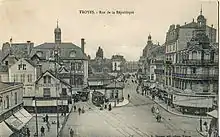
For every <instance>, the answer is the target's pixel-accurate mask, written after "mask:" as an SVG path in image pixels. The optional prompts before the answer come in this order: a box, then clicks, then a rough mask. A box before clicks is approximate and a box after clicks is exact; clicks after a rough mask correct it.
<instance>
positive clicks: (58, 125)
mask: <svg viewBox="0 0 220 137" xmlns="http://www.w3.org/2000/svg"><path fill="white" fill-rule="evenodd" d="M54 56H55V76H56V78H57V77H58V74H57V62H58V48H57V47H56V48H55V50H54ZM57 86H58V83H57V82H56V104H57V137H59V128H60V122H59V106H58V105H59V104H58V93H57V92H58V87H57Z"/></svg>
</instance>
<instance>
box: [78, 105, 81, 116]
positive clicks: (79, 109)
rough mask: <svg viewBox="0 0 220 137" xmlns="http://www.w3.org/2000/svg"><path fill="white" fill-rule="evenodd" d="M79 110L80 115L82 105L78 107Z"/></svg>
mask: <svg viewBox="0 0 220 137" xmlns="http://www.w3.org/2000/svg"><path fill="white" fill-rule="evenodd" d="M78 111H79V115H80V113H81V108H80V107H79V108H78Z"/></svg>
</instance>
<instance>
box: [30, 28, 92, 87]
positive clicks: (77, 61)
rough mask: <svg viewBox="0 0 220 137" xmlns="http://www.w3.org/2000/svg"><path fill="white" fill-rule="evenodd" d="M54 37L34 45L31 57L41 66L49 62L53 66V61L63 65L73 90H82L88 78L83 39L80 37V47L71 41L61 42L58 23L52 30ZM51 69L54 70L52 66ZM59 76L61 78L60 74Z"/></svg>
mask: <svg viewBox="0 0 220 137" xmlns="http://www.w3.org/2000/svg"><path fill="white" fill-rule="evenodd" d="M54 37H55V42H52V43H43V44H40V45H37V46H35V47H34V48H33V49H32V51H31V57H34V56H35V59H37V58H38V59H39V61H40V63H41V64H42V68H44V66H45V65H46V64H48V63H49V62H50V63H49V64H51V65H52V66H54V64H55V63H54V62H56V63H57V64H59V65H61V66H65V68H66V69H67V70H69V71H70V76H71V77H70V80H69V82H70V84H71V86H72V88H73V90H82V89H83V88H84V87H85V86H86V85H87V78H88V58H87V56H86V54H85V53H84V44H85V41H84V39H81V48H80V47H78V46H76V45H75V44H73V43H71V42H62V41H61V29H60V28H59V26H58V24H57V27H56V28H55V30H54ZM55 52H56V53H55ZM36 56H38V57H36ZM56 56H58V58H57V60H55V57H56ZM57 67H58V65H57ZM47 68H48V67H47ZM51 69H53V71H55V70H54V67H51ZM45 71H46V70H45ZM43 72H44V71H43ZM59 76H60V78H62V75H59Z"/></svg>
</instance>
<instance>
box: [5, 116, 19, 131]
mask: <svg viewBox="0 0 220 137" xmlns="http://www.w3.org/2000/svg"><path fill="white" fill-rule="evenodd" d="M5 122H6V123H7V124H9V125H10V126H12V127H13V128H15V129H17V130H20V129H21V128H22V127H23V122H22V121H21V120H19V119H18V118H16V117H15V116H13V115H12V116H10V117H9V118H8V119H6V120H5Z"/></svg>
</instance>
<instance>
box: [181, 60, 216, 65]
mask: <svg viewBox="0 0 220 137" xmlns="http://www.w3.org/2000/svg"><path fill="white" fill-rule="evenodd" d="M177 64H180V65H218V62H216V61H212V60H201V59H189V60H183V61H179V62H178V63H177Z"/></svg>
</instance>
